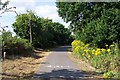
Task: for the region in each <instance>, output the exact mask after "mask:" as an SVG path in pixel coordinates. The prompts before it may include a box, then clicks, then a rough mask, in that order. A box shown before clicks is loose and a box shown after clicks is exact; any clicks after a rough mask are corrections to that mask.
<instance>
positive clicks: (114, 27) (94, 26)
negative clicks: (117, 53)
mask: <svg viewBox="0 0 120 80" xmlns="http://www.w3.org/2000/svg"><path fill="white" fill-rule="evenodd" d="M56 5H57V8H58V13H59V16H60V17H62V18H63V19H64V21H66V22H70V24H71V30H73V32H74V34H75V35H76V39H79V40H81V41H83V42H84V43H92V44H95V46H97V47H100V48H102V47H104V46H105V45H106V44H108V45H111V44H112V42H119V41H120V35H119V34H120V28H119V26H120V23H119V22H120V16H119V14H120V10H119V9H120V7H119V6H120V2H117V3H116V2H113V3H109V2H101V3H97V2H86V3H82V2H71V3H68V2H65V3H62V2H56Z"/></svg>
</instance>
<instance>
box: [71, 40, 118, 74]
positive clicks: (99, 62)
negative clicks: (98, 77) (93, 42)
mask: <svg viewBox="0 0 120 80" xmlns="http://www.w3.org/2000/svg"><path fill="white" fill-rule="evenodd" d="M80 43H81V44H80ZM105 47H106V49H105V48H96V47H90V45H89V44H84V43H83V42H82V41H79V40H74V41H73V42H72V48H73V52H74V54H75V55H77V56H79V57H80V58H82V59H83V60H85V61H87V62H89V63H90V64H91V65H92V66H93V67H95V68H96V69H98V70H100V71H103V72H108V71H114V72H118V71H119V65H120V64H119V61H120V59H119V56H120V54H119V51H120V50H119V47H118V45H117V44H115V43H113V44H112V45H110V46H108V45H106V46H105Z"/></svg>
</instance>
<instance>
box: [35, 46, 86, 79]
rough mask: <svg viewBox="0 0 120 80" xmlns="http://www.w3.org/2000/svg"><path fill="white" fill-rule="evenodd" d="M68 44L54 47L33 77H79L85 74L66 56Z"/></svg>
mask: <svg viewBox="0 0 120 80" xmlns="http://www.w3.org/2000/svg"><path fill="white" fill-rule="evenodd" d="M68 48H70V46H61V47H58V48H55V49H54V50H53V51H52V52H51V53H50V55H48V56H47V58H46V61H45V62H43V63H42V65H41V66H40V68H39V70H38V71H37V72H36V74H35V77H39V78H80V77H85V76H86V75H85V74H83V73H81V72H80V71H79V69H78V67H77V66H76V65H75V64H74V63H73V62H72V61H71V60H70V59H69V57H68V56H67V49H68Z"/></svg>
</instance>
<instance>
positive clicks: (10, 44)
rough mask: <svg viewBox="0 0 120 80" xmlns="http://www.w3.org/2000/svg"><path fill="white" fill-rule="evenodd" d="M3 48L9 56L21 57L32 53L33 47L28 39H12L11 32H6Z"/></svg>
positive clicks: (3, 38) (3, 36) (3, 37)
mask: <svg viewBox="0 0 120 80" xmlns="http://www.w3.org/2000/svg"><path fill="white" fill-rule="evenodd" d="M2 42H3V44H2V47H3V49H2V50H3V51H2V52H6V53H7V55H11V54H12V55H21V54H24V55H26V54H28V53H29V52H30V51H32V46H31V44H30V43H29V42H28V40H26V39H21V38H18V37H16V36H14V37H12V34H11V32H6V31H4V32H3V33H2Z"/></svg>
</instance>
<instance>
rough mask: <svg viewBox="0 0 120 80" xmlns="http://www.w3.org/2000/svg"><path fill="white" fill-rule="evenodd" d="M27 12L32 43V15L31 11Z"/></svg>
mask: <svg viewBox="0 0 120 80" xmlns="http://www.w3.org/2000/svg"><path fill="white" fill-rule="evenodd" d="M27 12H28V16H29V31H30V33H29V34H30V43H31V44H32V31H31V15H30V11H27Z"/></svg>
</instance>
